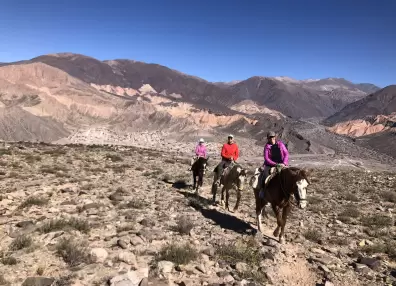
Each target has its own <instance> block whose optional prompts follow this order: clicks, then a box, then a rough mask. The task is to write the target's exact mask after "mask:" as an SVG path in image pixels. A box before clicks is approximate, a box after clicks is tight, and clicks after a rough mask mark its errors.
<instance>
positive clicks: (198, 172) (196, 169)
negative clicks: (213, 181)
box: [191, 157, 209, 194]
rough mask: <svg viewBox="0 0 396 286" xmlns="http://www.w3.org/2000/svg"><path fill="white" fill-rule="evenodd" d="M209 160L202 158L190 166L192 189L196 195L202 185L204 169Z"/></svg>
mask: <svg viewBox="0 0 396 286" xmlns="http://www.w3.org/2000/svg"><path fill="white" fill-rule="evenodd" d="M208 159H209V158H203V157H199V158H198V159H197V160H196V161H195V162H194V164H193V165H192V166H191V171H192V173H193V180H194V184H193V189H195V192H196V193H197V194H198V193H199V188H201V187H202V184H203V177H204V173H205V167H206V165H207V163H208ZM197 177H198V184H197Z"/></svg>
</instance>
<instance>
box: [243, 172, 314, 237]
mask: <svg viewBox="0 0 396 286" xmlns="http://www.w3.org/2000/svg"><path fill="white" fill-rule="evenodd" d="M275 172H276V173H275V174H273V177H272V178H269V181H267V186H266V187H265V191H264V198H260V197H259V192H260V189H261V187H264V185H265V182H263V181H261V179H260V180H259V179H258V176H257V175H258V174H259V172H258V169H256V171H255V175H254V176H255V179H253V180H251V181H250V184H251V186H252V187H253V190H254V197H255V202H256V222H257V230H258V231H259V232H261V230H262V225H261V223H262V222H261V215H262V212H263V210H264V214H265V216H266V217H267V218H268V216H267V214H266V213H265V205H266V204H267V203H270V204H271V206H272V209H273V211H274V213H275V216H276V221H277V227H276V229H275V230H274V233H273V235H274V236H275V237H279V243H283V242H284V234H285V225H286V219H287V216H288V214H289V212H290V210H291V206H292V204H293V202H292V198H293V196H294V198H295V200H296V201H297V205H298V207H299V208H300V209H304V208H305V207H306V205H307V187H308V185H310V181H309V180H308V172H307V171H306V170H303V169H299V168H296V167H285V168H283V169H281V170H280V172H277V171H275ZM260 177H261V175H260ZM292 195H293V196H292Z"/></svg>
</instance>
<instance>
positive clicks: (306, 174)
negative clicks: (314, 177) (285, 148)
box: [300, 168, 312, 185]
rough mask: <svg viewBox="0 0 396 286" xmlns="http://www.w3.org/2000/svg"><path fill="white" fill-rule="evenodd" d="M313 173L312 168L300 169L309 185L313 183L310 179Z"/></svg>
mask: <svg viewBox="0 0 396 286" xmlns="http://www.w3.org/2000/svg"><path fill="white" fill-rule="evenodd" d="M311 173H312V170H311V169H306V168H304V169H302V170H300V175H301V176H302V177H303V178H304V179H305V180H306V181H307V183H308V184H309V185H310V184H311V182H310V180H309V179H308V177H309V176H310V175H311Z"/></svg>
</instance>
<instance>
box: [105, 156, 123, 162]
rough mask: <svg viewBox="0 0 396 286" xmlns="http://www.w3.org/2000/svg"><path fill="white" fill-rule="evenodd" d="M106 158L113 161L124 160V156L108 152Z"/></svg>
mask: <svg viewBox="0 0 396 286" xmlns="http://www.w3.org/2000/svg"><path fill="white" fill-rule="evenodd" d="M106 159H109V160H111V161H112V162H122V161H123V159H122V157H121V156H120V155H117V154H107V155H106Z"/></svg>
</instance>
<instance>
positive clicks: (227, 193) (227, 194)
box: [225, 188, 230, 211]
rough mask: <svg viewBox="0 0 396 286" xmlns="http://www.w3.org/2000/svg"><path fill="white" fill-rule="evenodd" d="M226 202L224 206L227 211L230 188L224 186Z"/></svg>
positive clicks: (228, 209) (228, 208)
mask: <svg viewBox="0 0 396 286" xmlns="http://www.w3.org/2000/svg"><path fill="white" fill-rule="evenodd" d="M225 191H226V202H225V208H226V209H227V211H230V206H229V200H230V188H226V190H225Z"/></svg>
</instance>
